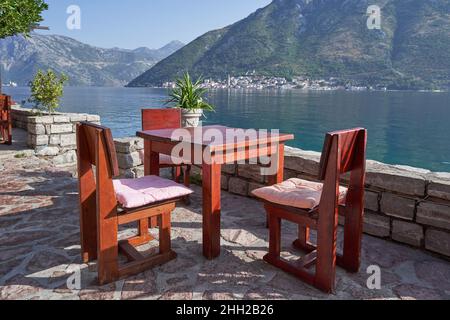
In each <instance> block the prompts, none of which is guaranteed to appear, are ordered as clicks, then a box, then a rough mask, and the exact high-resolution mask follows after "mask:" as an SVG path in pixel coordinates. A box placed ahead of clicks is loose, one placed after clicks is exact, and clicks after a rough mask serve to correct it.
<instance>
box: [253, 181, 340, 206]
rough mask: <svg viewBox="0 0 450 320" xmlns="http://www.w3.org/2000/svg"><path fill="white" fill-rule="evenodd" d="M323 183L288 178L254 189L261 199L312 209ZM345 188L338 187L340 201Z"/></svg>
mask: <svg viewBox="0 0 450 320" xmlns="http://www.w3.org/2000/svg"><path fill="white" fill-rule="evenodd" d="M322 189H323V184H322V183H319V182H311V181H306V180H302V179H296V178H294V179H289V180H287V181H285V182H283V183H280V184H277V185H274V186H271V187H265V188H261V189H257V190H254V191H253V192H252V193H253V194H254V195H255V196H256V197H258V198H260V199H263V200H266V201H268V202H272V203H276V204H279V205H283V206H289V207H294V208H300V209H314V208H316V207H317V206H318V205H319V204H320V197H321V196H322ZM346 195H347V188H344V187H340V199H339V200H340V203H345V198H346Z"/></svg>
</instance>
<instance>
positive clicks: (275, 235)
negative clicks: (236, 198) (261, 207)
mask: <svg viewBox="0 0 450 320" xmlns="http://www.w3.org/2000/svg"><path fill="white" fill-rule="evenodd" d="M366 145H367V131H366V130H365V129H361V128H358V129H352V130H344V131H337V132H331V133H328V134H327V135H326V138H325V143H324V148H323V153H322V159H321V162H320V172H319V177H320V180H323V181H324V186H323V192H322V198H321V200H320V205H319V206H318V207H317V208H314V209H312V210H302V209H299V208H292V207H286V206H280V205H275V204H270V203H267V202H266V204H265V208H266V211H267V213H268V215H269V219H268V220H269V228H270V245H269V246H270V249H269V253H268V254H267V255H266V256H265V257H264V260H265V261H267V262H269V263H271V264H273V265H274V266H276V267H278V268H281V269H283V270H284V271H286V272H289V273H291V274H293V275H295V276H297V277H299V278H301V279H302V280H304V281H305V282H307V283H309V284H311V285H314V286H316V287H317V288H319V289H321V290H323V291H325V292H328V293H330V292H333V291H334V288H335V277H336V265H339V266H341V267H343V268H345V269H346V270H347V271H349V272H358V271H359V268H360V264H361V239H362V231H363V214H364V184H365V162H366ZM348 172H350V185H349V188H348V194H347V198H346V203H345V225H344V252H343V255H339V254H337V252H336V243H337V227H338V216H339V181H340V178H341V176H342V175H343V174H345V173H348ZM283 219H284V220H289V221H291V222H294V223H297V224H298V225H299V235H298V239H297V240H296V241H295V242H294V246H295V247H297V248H299V249H300V250H303V251H305V252H306V254H307V255H306V256H305V257H304V258H303V259H300V260H299V261H297V262H296V263H291V262H288V261H285V260H283V259H282V258H281V256H280V254H279V247H280V245H281V236H280V220H283ZM310 229H315V230H317V244H316V245H314V244H312V243H311V242H310ZM313 265H315V266H316V268H315V272H312V271H310V270H309V269H310V268H311V267H312V266H313Z"/></svg>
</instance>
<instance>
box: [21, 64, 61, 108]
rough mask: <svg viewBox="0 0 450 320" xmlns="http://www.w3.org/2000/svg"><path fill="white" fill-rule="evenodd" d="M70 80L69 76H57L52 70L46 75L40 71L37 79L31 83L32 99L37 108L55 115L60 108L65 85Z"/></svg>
mask: <svg viewBox="0 0 450 320" xmlns="http://www.w3.org/2000/svg"><path fill="white" fill-rule="evenodd" d="M67 80H68V78H67V76H66V75H64V74H61V75H60V76H58V75H56V74H55V73H54V72H53V71H52V70H48V71H47V73H44V72H43V71H42V70H39V71H38V72H37V74H36V77H35V78H34V80H33V81H31V83H30V87H31V98H30V99H29V101H30V102H31V103H34V105H35V108H36V109H38V110H40V111H47V112H48V113H50V114H53V113H54V112H55V111H56V109H58V108H59V100H60V99H61V97H62V95H63V90H64V84H65V83H66V81H67Z"/></svg>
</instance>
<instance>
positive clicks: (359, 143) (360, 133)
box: [319, 128, 367, 180]
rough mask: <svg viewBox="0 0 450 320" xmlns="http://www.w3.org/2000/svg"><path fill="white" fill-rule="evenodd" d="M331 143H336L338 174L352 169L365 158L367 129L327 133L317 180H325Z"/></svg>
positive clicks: (330, 155) (331, 147)
mask: <svg viewBox="0 0 450 320" xmlns="http://www.w3.org/2000/svg"><path fill="white" fill-rule="evenodd" d="M333 144H337V147H338V151H339V154H338V157H339V159H338V161H339V171H340V172H339V174H340V175H341V174H344V173H347V172H350V171H353V170H354V169H355V168H357V167H358V166H360V164H361V159H362V158H363V159H364V160H365V156H366V144H367V130H366V129H363V128H356V129H349V130H341V131H334V132H330V133H327V135H326V137H325V143H324V145H323V151H322V157H321V159H320V171H319V180H325V176H326V172H327V167H328V162H329V160H330V158H331V157H332V156H333V155H332V154H331V152H332V149H333Z"/></svg>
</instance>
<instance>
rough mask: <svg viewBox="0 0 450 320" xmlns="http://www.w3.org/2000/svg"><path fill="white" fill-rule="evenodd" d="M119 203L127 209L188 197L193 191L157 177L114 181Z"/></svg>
mask: <svg viewBox="0 0 450 320" xmlns="http://www.w3.org/2000/svg"><path fill="white" fill-rule="evenodd" d="M113 183H114V189H115V191H116V197H117V200H118V201H119V203H120V204H121V205H122V206H123V207H124V208H127V209H132V208H138V207H142V206H146V205H149V204H153V203H156V202H161V201H166V200H171V199H176V198H180V197H184V196H187V195H189V194H191V193H193V191H192V190H191V189H189V188H186V187H185V186H183V185H181V184H178V183H176V182H173V181H171V180H168V179H163V178H160V177H157V176H147V177H143V178H139V179H121V180H114V182H113Z"/></svg>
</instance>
